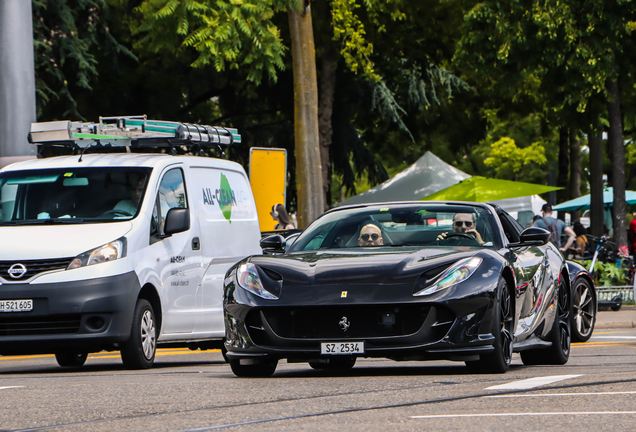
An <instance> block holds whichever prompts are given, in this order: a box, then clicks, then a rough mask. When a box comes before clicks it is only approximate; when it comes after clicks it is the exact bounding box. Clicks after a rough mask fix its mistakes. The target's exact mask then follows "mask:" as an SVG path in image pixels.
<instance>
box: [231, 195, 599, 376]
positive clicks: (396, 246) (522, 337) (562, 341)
mask: <svg viewBox="0 0 636 432" xmlns="http://www.w3.org/2000/svg"><path fill="white" fill-rule="evenodd" d="M458 213H464V214H466V213H468V214H470V215H471V216H472V218H473V220H474V221H475V222H474V223H475V227H476V229H477V230H478V231H479V232H480V234H481V237H482V242H480V241H478V240H477V239H476V238H475V237H473V236H471V235H468V234H465V233H460V232H454V231H452V225H451V223H454V222H453V221H454V219H453V217H454V216H455V215H456V214H458ZM431 221H432V222H431ZM440 221H450V222H451V223H448V224H447V223H440ZM369 223H373V224H377V225H378V227H381V231H382V238H383V241H384V243H383V244H382V245H378V246H371V247H361V246H360V245H359V243H358V237H359V235H360V229H361V227H363V226H365V225H366V224H369ZM442 233H447V238H446V239H442V240H440V237H439V236H440V234H442ZM548 236H549V233H548V231H546V230H543V229H541V228H537V227H530V228H527V229H525V230H522V228H521V226H520V225H519V224H518V223H517V222H516V221H515V220H514V219H513V218H512V217H511V216H510V215H509V214H508V213H506V212H505V211H503V210H502V209H501V208H499V207H497V206H494V205H489V204H477V203H463V202H421V201H418V202H402V203H380V204H369V205H358V206H349V207H341V208H337V209H334V210H330V211H328V212H326V213H325V214H323V215H322V216H321V217H320V218H318V219H317V220H316V221H314V222H313V223H312V224H311V225H310V226H309V227H308V228H307V229H305V230H304V231H303V232H302V233H301V234H300V235H299V236H298V237H297V238H296V239H295V241H294V243H293V244H292V245H291V246H289V247H288V248H287V249H286V248H285V239H284V238H283V237H282V236H279V235H273V236H270V237H267V238H265V239H263V240H261V246H262V247H263V248H264V250H265V251H268V252H269V254H267V255H257V256H251V257H248V258H246V259H244V260H242V261H240V262H238V263H237V264H235V265H234V266H233V267H232V268H231V269H230V270H229V271H228V273H227V275H226V278H225V285H224V300H223V310H224V316H225V328H226V342H225V347H226V349H227V356H228V359H229V362H230V366H231V368H232V371H233V372H234V374H235V375H237V376H270V375H272V374H273V373H274V372H275V370H276V366H277V363H278V361H279V360H281V359H287V361H288V362H308V363H309V365H310V366H311V367H312V368H315V369H341V370H347V369H349V368H351V367H353V366H354V364H355V362H356V359H357V358H358V357H381V358H389V359H392V360H396V361H407V360H433V359H446V360H457V361H464V362H465V363H466V365H467V366H468V367H469V368H470V369H471V370H473V371H477V372H487V373H503V372H506V371H507V370H508V367H509V365H510V361H511V358H512V353H513V352H520V353H521V359H522V361H523V362H524V364H528V365H537V364H564V363H566V362H567V361H568V358H569V353H570V341H571V339H572V314H573V310H572V304H573V303H572V300H573V292H572V288H573V280H574V279H571V278H583V279H580V280H585V281H586V282H589V281H588V280H587V279H585V276H584V275H585V274H586V272H585V269H584V268H583V267H581V266H579V265H578V264H575V263H572V262H566V261H565V259H564V258H563V256H562V255H561V254H560V253H559V251H558V250H557V249H556V248H555V247H554V246H553V245H552V244H551V243H549V242H548ZM272 252H276V253H272ZM592 287H593V285H592ZM594 313H595V310H594Z"/></svg>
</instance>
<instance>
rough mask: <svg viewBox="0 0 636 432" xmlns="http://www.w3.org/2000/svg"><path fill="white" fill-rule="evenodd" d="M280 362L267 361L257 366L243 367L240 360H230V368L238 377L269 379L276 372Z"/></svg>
mask: <svg viewBox="0 0 636 432" xmlns="http://www.w3.org/2000/svg"><path fill="white" fill-rule="evenodd" d="M277 365H278V360H266V361H263V362H260V363H256V364H249V365H242V364H241V361H240V360H239V359H230V367H231V368H232V372H233V373H234V375H236V376H237V377H242V378H268V377H270V376H272V375H273V374H274V372H275V371H276V366H277Z"/></svg>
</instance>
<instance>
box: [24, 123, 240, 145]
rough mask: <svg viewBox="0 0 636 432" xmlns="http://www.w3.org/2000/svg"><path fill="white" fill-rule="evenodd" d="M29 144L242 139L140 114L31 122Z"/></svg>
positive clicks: (219, 128)
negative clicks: (151, 118)
mask: <svg viewBox="0 0 636 432" xmlns="http://www.w3.org/2000/svg"><path fill="white" fill-rule="evenodd" d="M29 142H30V143H31V144H40V145H52V146H66V147H71V148H73V149H83V150H86V149H87V148H89V147H126V148H128V149H130V148H152V147H154V148H156V147H168V148H170V149H171V150H172V149H174V147H177V146H195V147H198V148H199V149H203V148H217V149H219V150H221V151H222V152H223V150H222V148H221V146H225V147H227V146H230V145H232V144H234V143H240V142H241V135H239V133H238V131H237V130H236V129H232V128H226V127H222V126H203V125H198V124H190V123H179V122H171V121H163V120H148V119H147V118H146V116H145V115H143V116H120V117H100V118H99V123H86V122H71V121H68V120H64V121H53V122H39V123H31V131H30V132H29Z"/></svg>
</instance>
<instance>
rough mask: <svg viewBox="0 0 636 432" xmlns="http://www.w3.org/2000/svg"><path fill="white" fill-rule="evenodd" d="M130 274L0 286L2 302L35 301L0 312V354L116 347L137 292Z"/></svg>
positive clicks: (129, 321)
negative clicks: (21, 308) (28, 308)
mask: <svg viewBox="0 0 636 432" xmlns="http://www.w3.org/2000/svg"><path fill="white" fill-rule="evenodd" d="M140 290H141V288H140V286H139V280H138V278H137V275H136V273H135V272H134V271H132V272H129V273H125V274H122V275H117V276H109V277H104V278H97V279H89V280H84V281H73V282H63V283H51V284H2V285H0V300H33V310H31V311H28V312H0V355H10V354H46V353H54V352H58V351H64V350H77V351H78V352H97V351H101V350H102V349H117V344H118V343H120V342H124V341H126V340H127V339H128V337H129V336H130V331H131V327H132V318H133V312H134V309H135V303H136V300H137V296H138V295H139V291H140Z"/></svg>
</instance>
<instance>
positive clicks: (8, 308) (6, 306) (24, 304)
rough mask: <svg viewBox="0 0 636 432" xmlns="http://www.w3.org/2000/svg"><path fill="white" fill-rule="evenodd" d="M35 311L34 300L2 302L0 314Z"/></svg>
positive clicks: (0, 302) (0, 303) (0, 301)
mask: <svg viewBox="0 0 636 432" xmlns="http://www.w3.org/2000/svg"><path fill="white" fill-rule="evenodd" d="M31 310H33V300H0V312H28V311H31Z"/></svg>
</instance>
